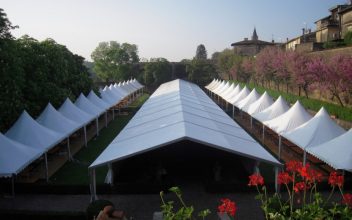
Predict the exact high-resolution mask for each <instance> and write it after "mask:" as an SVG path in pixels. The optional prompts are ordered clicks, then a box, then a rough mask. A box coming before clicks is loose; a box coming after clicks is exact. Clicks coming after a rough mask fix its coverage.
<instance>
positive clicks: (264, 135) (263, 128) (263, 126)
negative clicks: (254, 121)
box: [263, 124, 265, 144]
mask: <svg viewBox="0 0 352 220" xmlns="http://www.w3.org/2000/svg"><path fill="white" fill-rule="evenodd" d="M264 137H265V125H264V124H263V144H264Z"/></svg>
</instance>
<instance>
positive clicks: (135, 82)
mask: <svg viewBox="0 0 352 220" xmlns="http://www.w3.org/2000/svg"><path fill="white" fill-rule="evenodd" d="M132 83H133V85H135V86H137V88H138V89H141V88H143V87H144V86H143V85H142V84H140V83H139V82H138V80H136V79H134V80H133V81H132Z"/></svg>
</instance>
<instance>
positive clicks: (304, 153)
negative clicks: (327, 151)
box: [303, 150, 307, 166]
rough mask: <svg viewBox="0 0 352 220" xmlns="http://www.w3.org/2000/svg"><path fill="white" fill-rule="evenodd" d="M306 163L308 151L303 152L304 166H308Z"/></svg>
mask: <svg viewBox="0 0 352 220" xmlns="http://www.w3.org/2000/svg"><path fill="white" fill-rule="evenodd" d="M306 162H307V152H306V150H303V166H305V165H306Z"/></svg>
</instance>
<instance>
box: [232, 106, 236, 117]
mask: <svg viewBox="0 0 352 220" xmlns="http://www.w3.org/2000/svg"><path fill="white" fill-rule="evenodd" d="M232 118H235V106H234V105H233V106H232Z"/></svg>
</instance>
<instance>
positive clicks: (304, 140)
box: [282, 107, 346, 149]
mask: <svg viewBox="0 0 352 220" xmlns="http://www.w3.org/2000/svg"><path fill="white" fill-rule="evenodd" d="M345 132H346V131H345V130H344V129H343V128H342V127H340V126H339V125H337V124H336V123H335V122H334V121H333V120H332V119H331V118H330V116H329V114H328V112H327V111H326V110H325V109H324V108H323V107H322V108H321V109H320V110H319V112H317V113H316V114H315V116H314V117H313V118H311V119H310V120H309V121H307V122H306V123H304V124H302V125H300V126H298V127H297V128H295V129H293V130H291V131H289V132H287V133H283V134H282V136H283V137H285V138H286V139H288V140H289V141H291V142H292V143H294V144H296V145H297V146H299V147H301V148H302V149H306V148H309V147H311V146H315V145H319V144H322V143H324V142H327V141H329V140H331V139H333V138H335V137H337V136H340V135H342V134H343V133H345Z"/></svg>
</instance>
